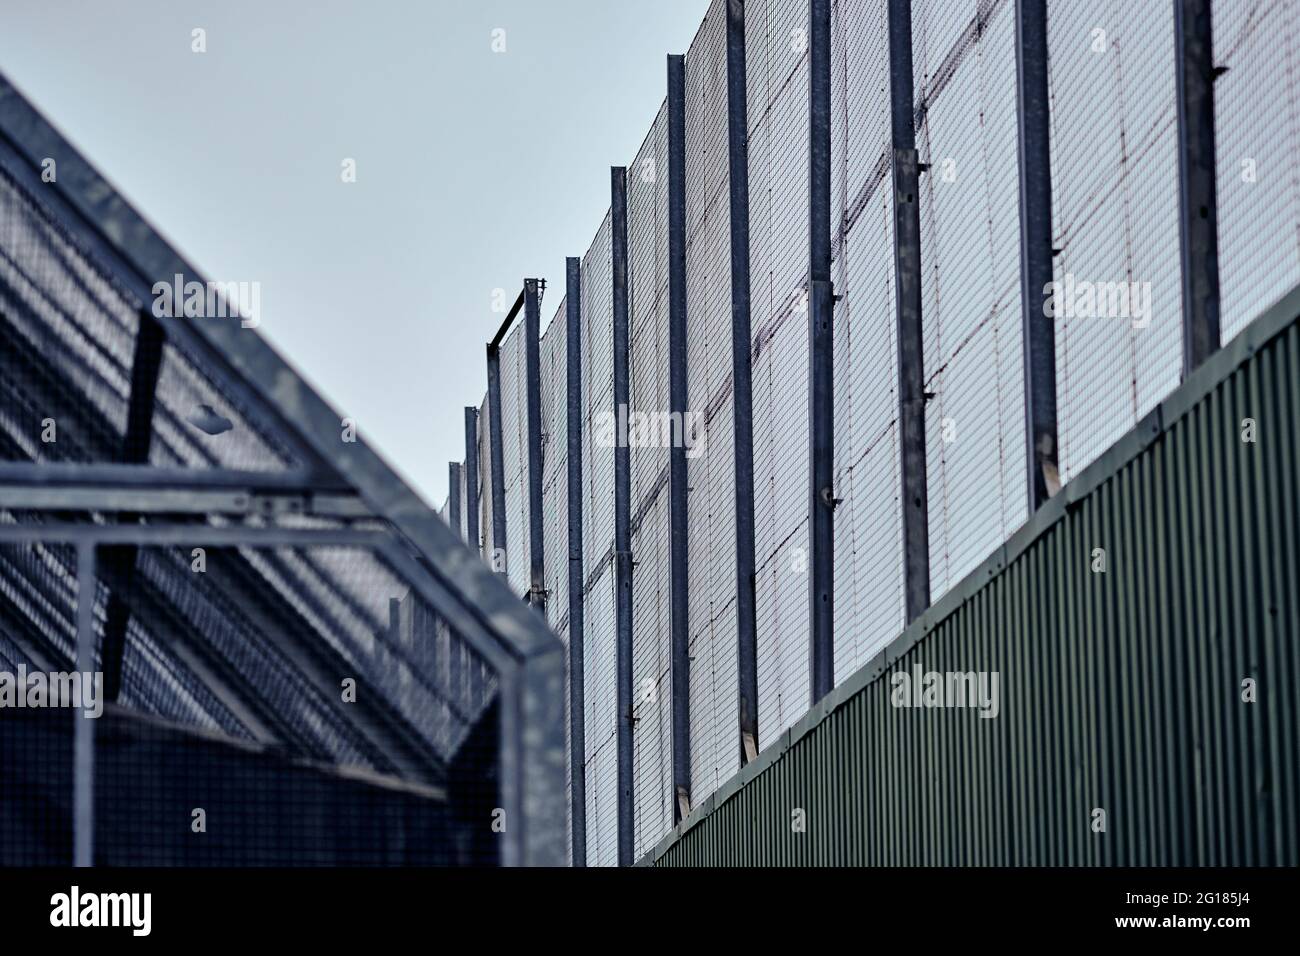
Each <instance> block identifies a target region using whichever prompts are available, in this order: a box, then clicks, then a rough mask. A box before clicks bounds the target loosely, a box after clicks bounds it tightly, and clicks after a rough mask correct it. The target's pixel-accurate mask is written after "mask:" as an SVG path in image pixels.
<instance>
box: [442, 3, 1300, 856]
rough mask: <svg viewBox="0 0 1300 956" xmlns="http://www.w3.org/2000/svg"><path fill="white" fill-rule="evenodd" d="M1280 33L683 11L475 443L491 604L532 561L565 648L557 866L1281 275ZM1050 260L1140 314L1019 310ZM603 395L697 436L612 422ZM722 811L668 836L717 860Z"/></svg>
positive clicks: (634, 834) (968, 558)
mask: <svg viewBox="0 0 1300 956" xmlns="http://www.w3.org/2000/svg"><path fill="white" fill-rule="evenodd" d="M1297 25H1298V24H1297V22H1296V19H1295V16H1294V12H1293V11H1292V10H1291V9H1290V6H1289V5H1288V4H1285V3H1278V2H1271V0H1240V2H1234V0H1153V2H1150V3H1138V4H1123V3H1116V2H1103V3H1095V4H1093V3H1074V2H1069V0H714V2H712V3H711V4H710V5H709V8H708V11H707V13H706V16H705V18H704V21H703V23H702V24H701V26H700V28H699V30H698V32H697V34H696V36H695V38H694V40H693V41H692V43H691V45H690V47H689V49H688V50H687V52H686V53H685V55H684V56H676V55H673V56H669V57H668V64H667V75H666V81H667V82H666V85H667V90H666V96H665V100H664V102H663V104H662V106H661V108H660V110H659V112H658V114H657V116H656V118H655V120H654V123H653V124H652V126H651V128H650V130H649V131H648V133H647V135H646V138H645V141H644V142H643V144H642V146H641V147H640V149H639V150H638V151H637V153H636V155H635V156H634V157H633V158H632V160H631V161H630V162H629V163H628V165H627V166H626V167H616V168H615V171H614V177H613V180H612V189H611V208H610V212H609V213H608V214H607V216H606V218H605V220H604V221H603V222H602V224H601V225H600V227H599V229H598V230H597V232H596V235H595V237H594V238H593V240H592V243H591V246H590V248H589V249H588V250H587V251H586V253H585V254H584V255H583V256H581V257H575V258H570V259H569V260H568V263H567V270H566V271H567V275H566V282H565V289H564V293H565V296H564V299H563V300H562V301H561V302H560V303H558V305H557V307H556V308H555V310H554V313H553V318H552V319H551V321H550V324H549V325H548V326H545V327H544V328H540V329H538V328H536V327H528V326H526V325H525V324H524V323H515V324H514V326H513V327H512V328H503V333H502V335H501V336H499V337H498V341H497V342H496V343H495V346H494V347H495V348H496V356H495V361H496V366H495V369H493V370H490V374H489V383H490V387H489V397H488V399H487V400H486V401H485V403H484V405H483V407H482V408H481V409H480V413H479V415H480V421H485V420H487V419H490V418H491V415H492V414H496V415H497V417H498V418H499V421H493V422H491V423H490V428H489V427H488V426H487V425H485V426H484V427H482V428H480V429H479V432H478V439H477V441H476V442H475V443H474V447H473V448H467V457H473V458H475V459H476V462H477V465H478V467H477V468H476V469H475V473H476V474H477V476H478V477H479V482H478V486H477V487H466V488H465V490H464V492H463V494H464V495H465V496H467V497H466V498H465V500H466V501H468V503H469V504H468V510H469V511H472V512H473V514H474V515H475V518H476V522H477V527H478V529H481V530H480V534H479V539H480V540H475V537H474V535H473V534H472V532H471V529H470V528H469V527H468V526H467V524H466V521H465V517H464V516H465V514H466V513H467V509H466V508H465V507H461V508H460V515H461V529H460V530H461V533H462V534H464V535H467V536H468V538H469V540H470V543H471V545H472V546H477V547H479V548H480V549H481V552H482V554H483V556H484V558H485V560H489V561H490V563H491V564H492V566H493V567H494V569H495V570H497V571H498V572H499V573H503V574H505V575H506V577H507V578H508V581H509V584H510V590H511V591H512V593H515V594H517V595H525V594H534V593H536V591H537V584H536V576H537V565H536V560H535V556H536V553H537V552H538V550H540V552H541V554H542V558H543V560H542V568H541V579H542V585H541V591H542V592H543V593H544V595H545V601H544V605H543V606H544V612H545V614H546V617H547V620H548V621H549V622H550V624H551V626H552V627H553V628H554V630H555V631H556V633H557V634H559V636H560V637H561V639H562V640H563V641H564V642H565V643H566V645H568V650H569V693H568V695H567V700H568V702H569V708H570V712H569V719H568V720H567V722H566V733H567V734H568V744H569V749H568V752H569V760H568V764H569V774H568V780H569V800H570V806H569V811H568V818H569V827H568V830H569V836H570V848H569V855H570V859H571V860H572V862H574V863H575V864H579V865H582V864H591V865H613V864H620V865H626V864H627V863H629V862H631V861H632V860H634V859H641V858H644V857H645V856H646V855H647V854H650V853H652V852H653V851H655V848H656V847H660V851H662V846H661V841H662V840H666V839H667V838H666V836H665V835H666V834H670V833H673V834H676V833H680V832H682V831H683V828H684V827H686V828H688V827H691V826H695V825H697V824H698V820H699V818H700V815H701V813H703V812H707V810H706V809H705V808H707V807H708V806H711V805H712V804H713V803H714V801H713V795H714V794H717V793H720V792H722V791H724V790H725V791H726V792H727V793H728V794H731V793H735V792H736V790H737V786H738V785H737V783H736V781H737V780H739V779H741V776H743V777H744V778H745V779H746V780H749V779H751V772H750V771H749V770H748V767H749V765H750V764H753V763H755V762H757V763H760V764H762V765H764V766H770V765H771V763H772V760H773V757H772V753H773V752H775V751H779V750H780V748H782V747H784V746H785V744H786V741H787V740H788V739H789V734H790V733H791V732H792V728H795V727H802V726H806V725H809V723H810V721H811V719H812V718H811V716H810V714H811V713H812V712H813V711H815V710H816V708H817V707H818V706H819V705H818V703H817V702H818V701H822V700H826V699H830V697H829V695H831V694H832V693H833V694H834V695H837V699H838V696H842V695H840V691H839V688H841V687H843V686H845V685H846V682H850V681H860V680H861V679H862V678H861V675H862V674H863V673H865V669H867V668H868V667H870V666H874V665H873V662H874V664H875V665H878V663H879V659H880V655H881V654H882V653H885V651H886V649H887V648H888V647H890V646H892V644H893V643H894V642H896V641H899V640H901V638H900V635H902V634H904V632H905V631H907V630H908V629H909V628H911V627H914V626H916V622H918V621H920V620H922V618H924V617H925V616H926V614H927V609H928V608H931V607H933V606H935V605H937V604H938V603H940V602H942V601H943V600H944V598H945V596H946V595H948V594H950V593H962V594H965V593H967V592H968V591H969V586H970V581H971V579H972V575H976V574H978V573H979V572H980V569H981V568H982V567H983V566H984V564H983V562H985V561H986V559H988V557H989V555H991V554H994V555H995V554H997V553H999V551H1000V550H1001V549H1003V548H1004V546H1005V545H1006V543H1007V542H1008V541H1009V540H1011V539H1012V537H1013V536H1014V535H1016V534H1017V533H1019V532H1020V529H1023V528H1024V527H1026V526H1027V524H1030V523H1032V522H1033V521H1034V520H1035V516H1036V515H1038V514H1040V513H1041V512H1042V510H1043V509H1044V508H1045V507H1047V506H1048V505H1049V504H1051V503H1052V502H1055V501H1057V499H1058V498H1059V497H1060V496H1061V495H1062V494H1066V493H1068V492H1069V487H1070V483H1071V482H1073V481H1075V480H1077V479H1078V478H1079V477H1080V476H1081V475H1083V474H1085V472H1086V471H1087V469H1088V468H1089V466H1090V465H1091V464H1092V463H1093V462H1094V461H1097V460H1098V459H1099V458H1101V457H1103V456H1104V455H1105V454H1106V453H1107V450H1108V449H1109V448H1111V447H1112V446H1113V445H1114V444H1115V443H1116V442H1120V441H1121V440H1122V439H1124V436H1126V435H1129V434H1130V433H1131V431H1132V430H1133V429H1135V428H1138V427H1139V426H1140V425H1141V424H1142V423H1143V422H1145V421H1146V420H1147V419H1148V417H1149V416H1150V415H1151V414H1153V413H1154V412H1155V411H1156V410H1157V409H1158V408H1159V406H1160V403H1161V402H1162V401H1164V400H1165V399H1167V398H1168V397H1169V396H1170V395H1171V394H1172V393H1173V392H1174V391H1175V389H1176V388H1178V386H1179V384H1180V382H1183V381H1184V380H1186V379H1188V378H1189V376H1191V375H1193V374H1194V372H1195V369H1196V368H1198V367H1200V366H1201V365H1203V364H1204V363H1205V362H1206V361H1207V360H1208V358H1209V357H1210V356H1212V355H1213V354H1214V353H1215V350H1216V349H1217V348H1218V347H1219V346H1220V345H1221V344H1222V345H1227V344H1229V343H1231V341H1232V340H1233V339H1234V338H1236V337H1238V336H1239V335H1240V334H1241V333H1242V332H1243V331H1244V330H1245V329H1247V328H1248V326H1249V323H1250V321H1251V320H1252V319H1253V318H1255V317H1256V316H1258V315H1260V314H1261V313H1263V312H1264V311H1265V310H1266V309H1267V308H1268V307H1269V306H1270V305H1272V304H1274V303H1275V302H1277V301H1278V300H1280V299H1281V298H1282V297H1283V296H1284V295H1285V294H1287V293H1288V292H1289V291H1290V290H1291V289H1293V288H1295V287H1296V286H1297V285H1300V249H1298V248H1297V246H1296V243H1295V234H1296V224H1295V215H1294V210H1295V209H1296V208H1300V195H1298V194H1297V191H1296V186H1295V181H1294V178H1293V177H1291V176H1290V173H1289V172H1288V170H1289V165H1288V164H1289V162H1290V160H1289V158H1288V157H1289V156H1290V154H1291V152H1293V151H1294V148H1295V147H1296V146H1297V144H1300V127H1297V124H1296V117H1297V115H1300V111H1297V108H1296V103H1295V95H1294V91H1293V90H1291V89H1290V88H1289V87H1288V86H1287V85H1286V82H1285V78H1284V74H1283V72H1281V71H1278V70H1277V69H1276V64H1277V63H1279V62H1282V61H1284V60H1285V59H1286V58H1287V57H1294V56H1295V54H1296V49H1297V44H1298V43H1300V40H1297V36H1300V34H1298V33H1297V29H1296V28H1297ZM1260 90H1268V93H1267V94H1266V95H1261V94H1259V93H1258V92H1257V91H1260ZM1076 280H1078V281H1087V282H1091V283H1099V284H1102V285H1104V286H1105V287H1106V288H1109V289H1112V290H1113V289H1116V288H1118V286H1119V285H1120V284H1124V283H1133V284H1134V286H1133V288H1137V287H1138V286H1141V287H1142V288H1144V289H1146V290H1149V294H1148V300H1147V302H1146V311H1145V313H1144V315H1128V314H1117V315H1115V316H1109V315H1107V316H1102V315H1101V314H1100V310H1099V312H1098V315H1095V316H1094V315H1083V314H1073V313H1062V314H1058V315H1055V316H1054V317H1048V316H1047V315H1046V313H1045V308H1044V307H1045V305H1046V301H1047V298H1048V290H1049V288H1050V287H1051V284H1052V283H1058V284H1060V285H1061V288H1062V289H1065V288H1067V287H1069V288H1073V286H1072V285H1070V284H1071V283H1074V282H1075V281H1076ZM1134 294H1135V295H1136V294H1137V293H1134ZM521 301H522V294H521ZM1130 311H1131V310H1130ZM534 350H535V352H536V354H537V355H538V356H539V358H538V360H537V366H538V368H539V373H538V374H537V375H535V376H533V377H531V378H530V374H531V373H530V369H529V364H530V359H529V355H530V353H531V352H532V351H534ZM746 387H747V388H748V394H742V395H741V396H740V397H739V400H738V399H737V396H736V389H737V388H739V389H741V390H742V392H744V391H745V390H746ZM620 406H625V407H626V410H627V411H628V412H629V413H632V412H648V413H652V414H657V415H668V416H672V415H683V414H691V415H695V416H698V420H697V421H698V439H699V440H698V442H697V443H696V444H695V446H693V447H692V448H690V449H689V450H688V449H683V448H682V447H679V444H680V443H677V444H674V445H673V446H672V447H660V446H659V445H655V444H653V443H651V444H643V445H638V444H636V443H632V442H628V444H629V445H630V447H628V448H626V449H622V448H616V447H614V446H615V445H617V444H618V443H617V442H614V443H611V442H610V441H608V440H607V438H608V436H607V435H605V434H603V431H605V430H607V425H608V418H609V416H610V415H617V413H618V412H619V408H620ZM484 416H487V419H485V418H484ZM539 428H540V433H537V432H536V429H539ZM616 428H617V426H616ZM485 433H490V435H491V438H492V440H489V439H488V437H486V436H485ZM624 452H625V453H626V462H624V460H623V455H622V453H624ZM575 459H576V460H575ZM624 482H626V485H624ZM538 485H540V499H541V514H540V521H539V520H537V519H538V517H539V516H538V514H537V509H536V506H535V504H530V502H532V501H535V500H536V499H535V497H534V489H535V488H536V487H537V486H538ZM624 487H626V489H627V491H626V493H625V492H624V490H623V489H624ZM494 522H499V525H500V528H501V533H500V534H497V535H494V533H493V532H491V531H490V530H489V529H491V528H493V527H494ZM538 533H540V534H541V535H542V538H543V540H542V542H541V543H540V547H538V546H537V544H536V542H535V540H534V539H535V537H536V535H537V534H538ZM855 675H856V676H855ZM832 688H834V690H833V691H832ZM738 775H740V776H738ZM840 796H843V795H840ZM837 798H838V797H837ZM725 825H726V826H729V827H732V828H733V830H732V831H726V832H724V831H723V830H721V829H718V828H717V826H715V827H714V828H713V829H712V830H710V831H709V832H710V833H711V836H710V839H712V840H715V841H722V842H720V843H719V842H715V843H714V844H712V846H713V847H714V849H715V850H716V852H714V853H713V854H712V855H707V856H706V855H696V856H693V857H691V856H690V855H689V854H686V853H678V854H677V857H678V858H681V859H688V858H690V859H695V860H697V861H698V860H705V859H709V860H713V861H715V862H726V861H727V860H728V859H729V858H728V857H727V854H726V851H725V847H724V844H725V843H726V841H727V840H733V842H734V840H737V839H739V837H737V836H736V833H737V832H738V830H736V828H739V829H740V830H743V828H744V826H745V822H744V820H743V819H742V818H741V817H736V816H732V817H728V818H727V820H726V822H725ZM718 826H720V825H718ZM749 859H750V862H755V861H759V862H761V860H759V859H758V858H757V857H751V858H749ZM819 859H833V856H830V855H828V856H826V857H822V858H819Z"/></svg>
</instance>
